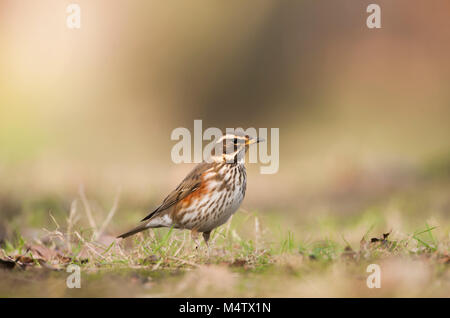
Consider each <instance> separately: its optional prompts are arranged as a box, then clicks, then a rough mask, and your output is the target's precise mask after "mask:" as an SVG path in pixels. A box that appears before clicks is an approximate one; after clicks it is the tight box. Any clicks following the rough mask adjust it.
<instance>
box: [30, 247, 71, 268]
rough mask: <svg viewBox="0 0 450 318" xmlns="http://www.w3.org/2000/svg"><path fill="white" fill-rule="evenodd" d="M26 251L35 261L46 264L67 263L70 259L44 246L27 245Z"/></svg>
mask: <svg viewBox="0 0 450 318" xmlns="http://www.w3.org/2000/svg"><path fill="white" fill-rule="evenodd" d="M27 248H28V251H30V252H31V255H32V256H33V258H35V259H42V260H44V261H45V262H47V263H52V262H58V263H62V264H67V263H69V262H70V261H71V260H72V259H71V258H70V257H68V256H64V255H63V254H61V253H60V252H58V251H56V250H54V249H50V248H48V247H46V246H44V245H37V244H33V245H28V246H27Z"/></svg>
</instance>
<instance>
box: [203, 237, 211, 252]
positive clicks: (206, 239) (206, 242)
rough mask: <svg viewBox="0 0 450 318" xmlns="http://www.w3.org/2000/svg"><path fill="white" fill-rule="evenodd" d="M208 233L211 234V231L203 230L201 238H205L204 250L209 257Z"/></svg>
mask: <svg viewBox="0 0 450 318" xmlns="http://www.w3.org/2000/svg"><path fill="white" fill-rule="evenodd" d="M210 234H211V231H209V232H203V239H204V240H205V244H206V251H207V253H208V258H209V256H210V250H209V244H208V241H209V236H210Z"/></svg>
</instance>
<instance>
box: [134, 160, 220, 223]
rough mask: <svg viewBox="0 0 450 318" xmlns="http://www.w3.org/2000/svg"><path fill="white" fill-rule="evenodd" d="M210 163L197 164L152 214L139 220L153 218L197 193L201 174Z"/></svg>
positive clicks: (209, 166)
mask: <svg viewBox="0 0 450 318" xmlns="http://www.w3.org/2000/svg"><path fill="white" fill-rule="evenodd" d="M211 166H212V164H211V163H206V162H202V163H199V164H198V165H197V166H195V168H194V169H193V170H192V171H191V172H190V173H189V174H188V175H187V176H186V178H184V179H183V181H181V183H180V184H179V185H178V187H177V188H176V189H175V190H173V191H172V192H171V193H170V194H169V195H168V196H167V197H166V198H165V199H164V201H163V203H162V204H161V205H160V206H159V207H157V208H156V209H155V210H154V211H153V212H152V213H150V214H149V215H147V216H146V217H145V218H143V219H142V220H141V222H142V221H146V220H148V219H150V218H151V217H153V216H156V215H158V214H159V213H160V212H161V211H164V210H166V209H168V208H170V207H171V206H173V205H174V204H176V203H178V202H179V201H181V200H183V199H184V198H185V197H187V196H188V195H189V194H191V193H193V192H195V191H197V190H198V189H199V188H200V185H201V176H202V174H203V173H204V172H205V171H206V170H208V169H209V168H211Z"/></svg>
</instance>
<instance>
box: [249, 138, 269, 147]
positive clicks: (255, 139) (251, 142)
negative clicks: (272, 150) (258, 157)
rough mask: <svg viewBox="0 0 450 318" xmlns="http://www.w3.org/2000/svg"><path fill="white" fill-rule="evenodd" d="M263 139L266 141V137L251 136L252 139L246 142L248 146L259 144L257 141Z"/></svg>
mask: <svg viewBox="0 0 450 318" xmlns="http://www.w3.org/2000/svg"><path fill="white" fill-rule="evenodd" d="M263 141H265V139H264V138H251V139H249V140H248V141H247V142H246V143H245V144H246V145H247V146H249V145H252V144H257V143H259V142H263Z"/></svg>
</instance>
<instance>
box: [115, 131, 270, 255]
mask: <svg viewBox="0 0 450 318" xmlns="http://www.w3.org/2000/svg"><path fill="white" fill-rule="evenodd" d="M262 141H264V139H262V138H257V137H250V136H249V135H247V134H244V133H240V132H234V133H227V134H223V135H222V136H221V137H220V138H218V140H217V142H216V144H215V149H216V152H215V154H214V155H211V156H210V157H209V160H204V161H202V162H201V163H199V164H197V165H196V166H195V167H194V169H192V171H191V172H190V173H189V174H188V175H187V176H186V177H185V178H184V179H183V180H182V181H181V183H180V184H179V185H178V186H177V187H176V188H175V189H174V190H173V191H172V192H170V193H169V195H167V197H166V198H165V199H164V200H163V202H162V203H161V204H160V205H159V206H158V207H157V208H156V209H154V210H153V211H152V212H151V213H150V214H148V215H147V216H146V217H145V218H143V219H142V220H141V223H140V224H139V225H138V226H137V227H135V228H133V229H132V230H130V231H128V232H126V233H124V234H121V235H119V236H118V238H122V239H125V238H127V237H129V236H131V235H133V234H136V233H139V232H141V231H144V230H147V229H151V228H160V227H169V228H175V229H187V230H191V237H192V239H193V240H194V242H195V244H196V248H198V247H199V245H200V244H199V241H198V236H199V234H200V233H202V235H203V239H204V241H205V244H206V245H207V247H208V251H209V245H208V241H209V238H210V235H211V231H212V230H213V229H215V228H216V227H219V226H220V225H222V224H225V223H226V222H227V221H228V220H229V218H230V217H231V216H232V215H233V214H234V213H235V212H236V211H237V210H238V208H239V207H240V205H241V203H242V201H243V200H244V196H245V191H246V188H247V173H246V169H245V154H246V152H247V151H248V149H249V147H250V145H252V144H256V143H259V142H262ZM217 153H218V154H217Z"/></svg>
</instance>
